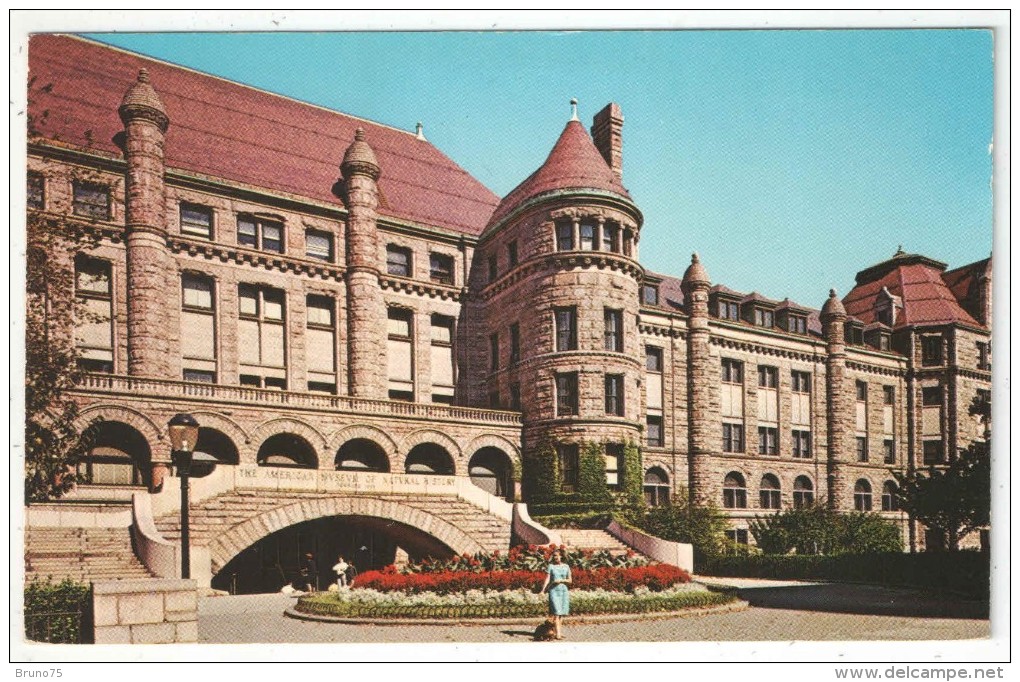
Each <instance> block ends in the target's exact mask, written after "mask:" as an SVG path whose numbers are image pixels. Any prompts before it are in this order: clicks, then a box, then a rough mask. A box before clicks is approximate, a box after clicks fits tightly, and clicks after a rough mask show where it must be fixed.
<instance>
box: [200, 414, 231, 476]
mask: <svg viewBox="0 0 1020 682" xmlns="http://www.w3.org/2000/svg"><path fill="white" fill-rule="evenodd" d="M195 452H204V453H205V454H207V455H212V456H213V457H215V458H216V463H217V464H237V463H238V461H239V458H238V454H237V446H236V445H234V441H232V440H230V437H229V436H227V435H226V434H224V433H223V432H222V431H217V430H216V429H212V428H208V427H205V426H203V427H201V428H200V429H199V430H198V442H197V443H196V444H195ZM213 469H214V463H213V462H208V461H205V462H202V461H197V460H196V461H195V462H194V463H192V465H191V477H192V478H201V477H203V476H208V475H209V474H211V473H212V472H213Z"/></svg>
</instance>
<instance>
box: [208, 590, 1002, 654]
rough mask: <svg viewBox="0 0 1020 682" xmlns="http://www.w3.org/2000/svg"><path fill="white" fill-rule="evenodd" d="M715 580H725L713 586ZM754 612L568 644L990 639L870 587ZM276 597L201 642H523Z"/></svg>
mask: <svg viewBox="0 0 1020 682" xmlns="http://www.w3.org/2000/svg"><path fill="white" fill-rule="evenodd" d="M719 582H722V580H720V581H719ZM740 594H741V597H742V598H744V599H745V600H747V601H748V602H749V603H750V604H751V605H752V606H751V608H749V609H747V610H745V611H740V612H735V613H718V614H710V615H705V616H692V617H687V618H669V619H654V620H652V619H645V620H639V621H630V622H615V623H576V622H575V623H571V622H570V621H569V620H568V621H567V624H566V632H565V634H566V636H567V639H568V641H573V642H683V641H759V640H777V641H821V640H948V639H976V638H985V637H988V636H989V632H990V628H989V621H988V620H987V615H986V614H987V607H986V606H985V607H984V608H982V606H981V605H978V604H975V603H973V602H966V601H962V600H954V599H934V598H931V597H925V596H922V595H919V594H917V593H913V592H909V591H906V590H892V589H887V588H881V587H875V586H871V585H839V584H816V583H770V582H766V581H748V582H746V583H745V584H744V585H743V587H741V589H740ZM293 601H294V600H293V599H291V598H288V597H284V596H282V595H247V596H237V597H209V598H204V599H202V600H201V601H200V602H199V620H198V626H199V627H198V632H199V640H200V641H201V642H207V643H239V642H350V643H374V642H401V643H415V642H417V643H424V642H500V643H508V642H530V641H531V630H530V629H529V627H528V626H525V625H507V624H504V625H421V626H402V625H401V626H382V625H343V624H337V623H318V622H311V621H302V620H296V619H293V618H288V617H286V616H284V615H283V612H284V610H285V609H287V608H288V607H290V606H291V605H292V603H293Z"/></svg>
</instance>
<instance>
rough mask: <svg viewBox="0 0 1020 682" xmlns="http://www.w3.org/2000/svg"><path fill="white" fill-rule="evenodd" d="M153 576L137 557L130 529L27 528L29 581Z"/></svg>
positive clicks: (127, 578)
mask: <svg viewBox="0 0 1020 682" xmlns="http://www.w3.org/2000/svg"><path fill="white" fill-rule="evenodd" d="M152 577H153V575H152V573H150V572H149V571H148V569H146V568H145V566H144V565H143V564H142V562H141V561H139V560H138V558H137V557H136V556H135V553H134V550H133V549H132V547H131V531H130V530H129V529H127V528H49V527H35V528H29V529H27V530H26V531H25V582H26V583H28V582H31V581H32V580H42V581H45V580H50V581H51V582H60V581H62V580H64V579H65V578H70V579H71V580H74V581H75V582H80V583H88V582H93V581H102V580H131V579H139V578H152Z"/></svg>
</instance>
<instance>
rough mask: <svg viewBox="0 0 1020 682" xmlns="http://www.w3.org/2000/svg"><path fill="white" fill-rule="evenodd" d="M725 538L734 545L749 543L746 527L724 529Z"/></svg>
mask: <svg viewBox="0 0 1020 682" xmlns="http://www.w3.org/2000/svg"><path fill="white" fill-rule="evenodd" d="M726 539H727V540H729V541H730V542H732V543H733V544H734V545H746V544H749V540H748V535H747V529H746V528H731V529H729V530H727V531H726Z"/></svg>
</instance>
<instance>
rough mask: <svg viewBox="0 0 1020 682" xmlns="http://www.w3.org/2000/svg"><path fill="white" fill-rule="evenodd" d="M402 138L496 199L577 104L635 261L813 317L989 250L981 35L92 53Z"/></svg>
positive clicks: (752, 34)
mask: <svg viewBox="0 0 1020 682" xmlns="http://www.w3.org/2000/svg"><path fill="white" fill-rule="evenodd" d="M90 37H92V38H94V39H97V40H100V41H102V42H107V43H110V44H114V45H118V46H121V47H124V48H126V49H130V50H133V51H137V52H140V53H143V54H148V55H152V56H155V57H159V58H161V59H165V60H167V61H171V62H174V63H178V64H183V65H186V66H190V67H192V68H195V69H198V70H201V71H205V72H209V73H215V74H217V75H220V76H223V77H225V78H229V79H231V80H236V81H240V82H243V83H247V84H250V85H254V86H257V87H260V88H264V89H266V90H270V91H273V92H278V93H281V94H285V95H288V96H291V97H295V98H297V99H301V100H305V101H308V102H314V103H316V104H320V105H323V106H326V107H330V108H333V109H337V110H340V111H344V112H347V113H350V114H354V115H357V116H361V117H364V118H368V119H372V120H375V121H379V122H382V123H386V124H389V125H393V126H396V127H400V128H404V129H408V130H413V129H414V126H415V123H416V122H417V121H422V122H423V123H424V125H425V134H426V136H427V137H428V138H429V140H430V141H431V142H432V143H433V144H435V145H436V146H437V147H439V148H440V149H441V150H443V152H445V153H446V154H447V155H448V156H450V158H452V159H453V160H454V161H456V162H457V163H458V164H460V165H461V166H463V167H464V168H465V169H466V170H467V171H468V172H470V173H471V174H472V175H474V176H475V177H476V178H478V179H479V180H480V181H481V182H482V183H483V184H485V185H486V186H487V187H489V188H490V189H492V190H493V191H494V192H495V193H497V194H499V195H501V196H502V195H505V194H507V193H508V192H509V191H510V190H511V189H513V187H514V186H516V185H517V184H518V183H519V182H521V181H522V180H523V179H524V178H525V177H527V176H528V175H529V174H530V173H531V172H532V171H534V170H535V169H536V168H537V167H538V166H539V165H540V164H541V163H542V161H543V160H544V159H545V157H546V155H547V154H548V152H549V150H550V148H551V147H552V144H553V143H554V142H555V140H556V138H557V137H558V136H559V134H560V132H561V131H562V129H563V126H564V125H565V123H566V121H567V119H568V118H569V116H570V107H569V100H570V98H571V97H577V98H578V99H579V100H580V116H581V119H582V121H584V122H585V124H586V125H590V122H591V117H592V116H593V115H594V114H595V113H596V112H597V111H598V110H599V109H601V108H602V106H603V105H605V104H606V103H607V102H609V101H616V102H618V103H619V104H620V106H621V108H622V110H623V114H624V118H625V119H626V122H625V125H624V132H623V137H624V184H625V185H626V186H627V188H628V189H629V190H630V192H631V195H632V196H633V197H634V200H635V201H636V203H637V205H638V207H639V208H640V209H641V210H642V211H643V212H644V216H645V223H644V228H643V230H642V238H641V247H640V248H641V261H642V263H643V264H644V265H645V266H646V267H647V268H649V269H651V270H654V271H656V272H660V273H665V274H672V275H676V276H679V275H681V274H682V273H683V271H684V269H685V268H686V266H687V264H688V262H689V260H690V254H691V252H692V251H698V252H699V253H700V255H701V259H702V262H703V263H704V264H705V266H706V267H707V269H708V271H709V274H710V276H711V277H712V280H713V281H714V282H720V283H723V284H725V285H727V286H729V287H730V288H733V289H736V290H738V291H746V292H750V291H752V290H755V291H759V292H760V293H762V294H764V295H766V296H769V297H772V298H783V297H785V296H789V297H790V298H792V299H794V300H797V301H799V302H801V303H803V304H806V305H811V306H820V305H821V304H822V302H823V301H824V300H825V297H826V295H827V292H828V290H829V288H830V287H835V288H836V289H837V290H838V291H839V292H840V293H841V294H845V293H846V292H847V291H848V290H849V289H850V287H851V286H852V285H853V277H854V274H855V273H856V272H857V271H858V270H861V269H863V268H864V267H866V266H868V265H871V264H873V263H876V262H878V261H881V260H884V259H886V258H888V257H890V256H891V255H892V254H893V253H894V252H895V250H896V248H897V246H898V245H900V244H902V245H903V248H904V249H905V250H906V251H908V252H917V253H923V254H925V255H928V256H930V257H932V258H935V259H937V260H941V261H944V262H948V263H949V265H950V267H956V266H959V265H963V264H966V263H969V262H972V261H975V260H978V259H981V258H985V257H987V256H988V254H989V253H990V252H991V246H992V195H991V173H992V159H991V156H990V154H989V144H990V142H991V141H992V113H993V101H992V75H993V71H992V34H991V32H990V31H984V30H910V31H907V30H869V31H861V30H858V31H833V30H810V31H808V30H804V31H707V30H701V31H663V30H660V31H620V32H609V31H603V32H584V31H573V32H488V33H481V32H457V33H455V32H446V33H408V32H404V33H276V34H273V33H247V34H227V33H220V34H215V33H203V34H184V33H164V34H90Z"/></svg>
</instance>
